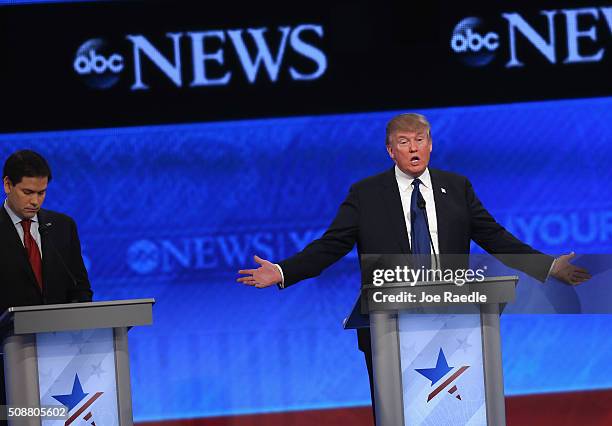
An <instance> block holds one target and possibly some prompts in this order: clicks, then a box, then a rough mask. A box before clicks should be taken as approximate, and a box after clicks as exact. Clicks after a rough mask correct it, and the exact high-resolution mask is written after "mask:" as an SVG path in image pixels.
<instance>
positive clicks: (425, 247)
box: [410, 179, 431, 269]
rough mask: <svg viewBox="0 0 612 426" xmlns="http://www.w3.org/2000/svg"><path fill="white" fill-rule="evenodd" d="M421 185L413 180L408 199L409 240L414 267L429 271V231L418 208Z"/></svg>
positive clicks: (422, 213)
mask: <svg viewBox="0 0 612 426" xmlns="http://www.w3.org/2000/svg"><path fill="white" fill-rule="evenodd" d="M421 183H422V182H421V181H420V180H419V179H415V180H414V181H413V182H412V185H413V186H414V188H413V190H412V197H411V198H410V239H411V240H412V247H411V248H412V255H413V256H412V258H413V261H414V267H415V268H420V267H421V266H423V267H425V268H426V269H430V268H431V250H430V243H429V231H428V229H427V222H426V221H425V214H424V213H425V212H424V210H425V209H423V210H421V209H420V208H419V206H418V200H419V199H422V198H423V197H422V195H421V192H420V191H419V185H420V184H421ZM419 255H421V256H419Z"/></svg>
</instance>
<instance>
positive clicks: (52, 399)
mask: <svg viewBox="0 0 612 426" xmlns="http://www.w3.org/2000/svg"><path fill="white" fill-rule="evenodd" d="M154 303H155V300H154V299H137V300H120V301H112V302H88V303H69V304H58V305H40V306H23V307H14V308H9V309H8V310H7V311H6V312H4V314H3V315H2V316H1V317H0V330H1V333H2V334H1V335H2V348H3V353H4V356H3V357H4V374H5V389H6V397H7V406H9V407H18V408H19V409H20V410H21V413H22V414H25V413H26V412H24V411H23V410H22V409H23V408H32V409H33V410H30V414H32V413H35V414H38V413H41V412H42V411H44V412H46V410H49V413H51V412H52V414H53V415H59V416H60V417H61V419H60V418H58V417H50V416H45V417H43V418H41V417H40V416H36V415H15V414H16V413H15V412H13V416H9V418H8V422H9V425H27V426H40V425H41V424H42V420H44V421H45V425H55V424H57V425H64V424H65V425H69V424H71V423H73V422H74V424H77V423H79V424H83V423H82V422H83V421H84V422H86V423H87V424H91V425H96V424H97V425H120V426H130V425H132V424H133V418H132V398H131V390H130V370H129V355H128V338H127V333H128V330H129V329H130V328H131V327H133V326H137V325H150V324H152V322H153V315H152V306H153V304H154ZM52 407H53V410H51V408H52ZM60 407H64V408H60ZM41 409H42V411H41ZM62 416H63V417H62Z"/></svg>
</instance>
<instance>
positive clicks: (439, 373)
mask: <svg viewBox="0 0 612 426" xmlns="http://www.w3.org/2000/svg"><path fill="white" fill-rule="evenodd" d="M469 367H470V366H469V365H464V366H462V367H459V369H457V370H456V371H455V372H454V373H453V374H451V375H450V376H449V377H448V378H447V379H446V380H444V381H443V382H442V383H440V384H439V385H438V386H437V387H436V388H435V389H434V390H433V391H431V393H430V394H429V396H428V397H427V402H429V401H431V400H432V399H433V398H434V397H435V396H436V395H438V394H439V393H440V392H441V391H443V390H444V389H445V388H446V387H447V386H449V385H450V384H451V383H453V382H454V381H455V380H456V379H457V378H458V377H459V376H460V375H462V374H463V373H464V372H465V370H467V369H468V368H469ZM454 368H455V367H451V366H449V365H448V362H447V361H446V356H445V355H444V351H443V350H442V348H440V352H438V359H437V361H436V366H435V367H432V368H416V369H415V371H416V372H417V373H419V374H421V375H422V376H424V377H426V378H427V379H429V380H430V381H431V386H434V385H435V384H436V383H438V382H439V381H441V380H442V378H444V377H445V376H446V375H447V374H448V373H450V372H451V371H453V369H454ZM455 392H457V385H453V386H452V387H451V388H450V389H448V393H450V394H451V395H453V394H455ZM455 398H457V399H459V400H461V395H459V393H458V392H457V394H456V395H455Z"/></svg>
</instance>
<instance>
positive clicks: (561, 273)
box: [550, 252, 591, 285]
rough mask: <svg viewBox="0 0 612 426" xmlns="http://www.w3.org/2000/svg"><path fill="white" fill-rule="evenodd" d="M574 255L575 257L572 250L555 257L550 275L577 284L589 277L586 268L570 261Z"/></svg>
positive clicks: (570, 283)
mask: <svg viewBox="0 0 612 426" xmlns="http://www.w3.org/2000/svg"><path fill="white" fill-rule="evenodd" d="M574 257H576V254H575V253H574V252H571V253H570V254H564V255H563V256H559V257H558V258H557V259H555V263H554V264H553V267H552V270H551V271H550V275H552V276H553V277H555V278H556V279H558V280H559V281H561V282H564V283H565V284H569V285H578V284H581V283H583V282H585V281H587V280H589V279H591V274H589V272H588V271H587V270H586V269H584V268H581V267H580V266H576V265H572V264H571V263H570V260H572V259H573V258H574Z"/></svg>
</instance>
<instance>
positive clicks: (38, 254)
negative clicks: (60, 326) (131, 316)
mask: <svg viewBox="0 0 612 426" xmlns="http://www.w3.org/2000/svg"><path fill="white" fill-rule="evenodd" d="M50 181H51V169H50V168H49V165H48V164H47V161H46V160H45V159H44V158H43V157H42V156H41V155H40V154H37V153H35V152H33V151H29V150H23V151H17V152H15V153H13V154H12V155H11V156H10V157H9V158H8V159H7V160H6V162H5V164H4V169H3V183H4V192H5V193H6V200H5V201H4V205H3V206H2V207H1V208H0V246H1V247H2V254H1V255H0V315H1V314H2V313H4V312H5V311H6V309H7V308H9V307H12V306H27V305H42V304H53V303H69V302H85V301H91V298H92V291H91V287H90V284H89V278H88V277H87V270H86V269H85V265H84V264H83V258H82V256H81V243H80V242H79V236H78V234H77V228H76V225H75V223H74V221H73V220H72V219H71V218H70V217H68V216H66V215H64V214H61V213H56V212H53V211H50V210H44V209H42V208H41V207H42V204H43V202H44V200H45V196H46V193H47V185H48V184H49V182H50ZM3 370H4V369H3V368H0V373H2V372H3ZM4 397H5V395H4V377H0V405H3V404H4Z"/></svg>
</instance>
